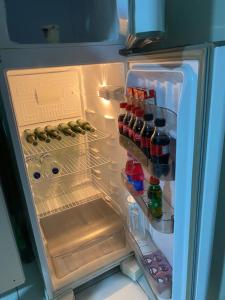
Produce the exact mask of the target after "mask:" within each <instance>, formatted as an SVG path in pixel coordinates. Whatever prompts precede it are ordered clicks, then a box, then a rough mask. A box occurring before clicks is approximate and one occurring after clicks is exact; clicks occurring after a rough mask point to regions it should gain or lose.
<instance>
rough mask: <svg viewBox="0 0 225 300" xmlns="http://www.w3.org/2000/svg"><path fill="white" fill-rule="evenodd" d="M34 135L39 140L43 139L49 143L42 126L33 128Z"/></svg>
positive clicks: (49, 140)
mask: <svg viewBox="0 0 225 300" xmlns="http://www.w3.org/2000/svg"><path fill="white" fill-rule="evenodd" d="M34 133H35V135H36V136H37V137H38V139H39V140H40V141H45V142H46V143H50V142H51V139H50V138H49V137H48V135H47V133H46V131H45V130H44V128H41V127H37V128H35V129H34Z"/></svg>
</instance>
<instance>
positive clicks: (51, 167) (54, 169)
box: [41, 153, 62, 177]
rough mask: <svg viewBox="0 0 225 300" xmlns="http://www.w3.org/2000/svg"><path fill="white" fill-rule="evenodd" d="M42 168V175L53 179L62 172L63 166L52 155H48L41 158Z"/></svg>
mask: <svg viewBox="0 0 225 300" xmlns="http://www.w3.org/2000/svg"><path fill="white" fill-rule="evenodd" d="M41 168H42V173H43V174H44V175H45V176H46V177H53V176H56V175H59V173H60V172H61V169H62V168H61V165H60V164H59V162H58V161H57V160H56V159H55V158H54V157H53V156H52V155H50V154H48V153H46V154H43V155H42V156H41Z"/></svg>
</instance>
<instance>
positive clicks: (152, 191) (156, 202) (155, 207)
mask: <svg viewBox="0 0 225 300" xmlns="http://www.w3.org/2000/svg"><path fill="white" fill-rule="evenodd" d="M148 199H149V204H148V207H149V211H150V213H151V215H152V216H153V217H154V218H157V219H160V218H161V217H162V189H161V187H160V185H159V179H158V178H156V177H154V176H151V177H150V186H149V189H148Z"/></svg>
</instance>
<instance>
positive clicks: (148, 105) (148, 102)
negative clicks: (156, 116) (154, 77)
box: [144, 89, 156, 114]
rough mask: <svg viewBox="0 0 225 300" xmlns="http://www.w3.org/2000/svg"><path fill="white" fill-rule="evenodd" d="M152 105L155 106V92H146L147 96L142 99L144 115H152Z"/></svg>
mask: <svg viewBox="0 0 225 300" xmlns="http://www.w3.org/2000/svg"><path fill="white" fill-rule="evenodd" d="M152 105H156V92H155V90H153V89H151V90H149V91H148V95H147V97H146V98H145V99H144V110H145V113H146V114H149V113H153V111H152Z"/></svg>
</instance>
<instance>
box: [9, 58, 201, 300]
mask: <svg viewBox="0 0 225 300" xmlns="http://www.w3.org/2000/svg"><path fill="white" fill-rule="evenodd" d="M197 69H198V65H197V62H196V61H184V62H183V63H182V65H180V64H179V65H177V64H176V63H166V62H165V63H164V64H161V65H157V64H154V63H150V62H149V61H148V60H146V61H144V60H143V61H142V62H140V61H138V60H137V61H136V62H135V61H134V62H130V63H128V64H124V63H111V64H98V65H82V66H67V67H57V68H36V69H23V70H9V71H7V79H8V83H9V89H10V94H11V99H12V105H13V109H14V112H15V117H16V122H17V126H18V133H19V135H20V139H21V145H22V148H23V154H24V165H25V166H27V165H28V163H26V161H28V160H29V158H31V157H36V158H37V159H38V160H40V159H41V155H42V154H43V153H51V155H52V156H54V158H55V159H56V160H57V161H58V162H59V164H60V166H61V171H60V173H59V174H58V175H57V176H55V177H54V176H53V177H49V176H47V175H45V174H44V172H43V176H42V177H41V179H40V181H39V182H38V183H35V182H34V181H32V180H31V179H29V182H30V187H31V191H32V197H33V203H34V207H35V210H36V216H37V220H38V223H39V226H40V227H39V229H40V232H41V234H42V238H43V245H44V248H43V249H44V252H45V253H46V257H47V261H48V268H49V270H50V271H49V274H50V277H51V282H52V286H53V290H54V291H57V290H60V289H61V290H62V289H65V288H66V287H69V286H70V287H73V288H74V287H75V286H76V285H77V284H78V283H79V282H80V280H81V279H83V278H88V276H90V274H95V273H97V272H98V271H99V270H101V269H103V268H104V267H106V266H107V265H110V264H113V263H114V262H115V261H117V260H118V261H119V260H120V259H121V260H122V259H123V258H124V257H126V256H128V255H129V254H130V252H131V250H135V253H136V254H137V257H139V258H140V259H139V262H140V263H141V264H143V260H142V258H141V256H142V255H143V252H142V249H141V245H140V244H141V243H138V242H141V241H142V242H143V240H145V241H147V244H148V241H149V244H150V245H151V244H152V245H153V247H157V248H158V249H159V250H161V252H162V253H163V254H164V256H165V257H166V259H167V260H168V262H169V264H170V265H171V267H172V268H173V243H174V233H173V228H172V227H173V220H172V217H173V215H174V212H173V208H174V206H175V190H176V188H177V186H176V184H177V181H175V178H173V177H172V178H170V179H169V180H167V179H166V180H165V178H164V179H163V180H161V181H160V185H161V187H162V190H163V195H164V205H165V206H164V207H166V208H167V209H168V211H169V213H168V214H165V216H166V218H165V219H162V220H161V221H159V222H160V226H159V227H157V226H158V225H157V226H156V225H154V223H153V222H150V221H151V220H150V221H149V218H148V216H147V215H146V213H145V212H144V209H143V207H141V205H140V203H139V206H138V218H139V219H138V222H139V225H138V226H139V228H138V230H139V232H138V233H137V232H136V233H134V232H133V233H132V232H130V233H128V231H127V230H124V225H123V222H124V223H128V224H129V222H130V215H129V207H128V206H129V205H128V201H127V199H128V196H129V194H130V193H129V191H128V190H127V189H126V188H125V187H124V185H123V184H122V181H121V171H122V169H123V168H124V167H125V163H126V159H127V150H129V149H124V148H123V147H121V142H120V140H119V136H118V130H117V116H118V112H119V98H120V97H122V98H123V95H121V93H119V97H118V95H117V96H116V97H115V98H117V99H113V96H112V97H109V98H110V99H104V98H102V97H100V96H99V95H101V96H102V94H101V93H100V91H101V90H102V89H103V90H107V91H111V90H113V91H114V90H116V89H117V90H119V91H121V90H120V88H121V87H122V88H124V91H125V90H126V87H127V86H135V87H145V88H153V89H155V90H156V95H157V105H159V106H161V107H164V108H166V109H168V110H169V111H172V112H173V114H174V115H175V116H176V117H177V120H176V118H173V117H170V115H169V114H168V120H167V121H168V126H167V129H168V132H169V134H170V135H171V137H172V138H173V139H174V140H176V139H177V128H176V126H177V124H180V121H179V108H180V103H181V101H184V99H185V101H187V100H186V98H188V97H189V96H190V94H189V91H188V89H187V83H189V81H190V80H191V79H192V76H193V74H194V73H195V75H196V73H197ZM127 71H128V72H127ZM195 79H196V78H195ZM195 83H196V82H195ZM120 100H121V99H120ZM78 118H82V119H86V120H88V121H89V122H90V123H91V124H92V125H93V126H94V127H95V128H96V131H95V132H94V133H87V134H86V135H85V136H81V135H77V136H76V137H75V138H72V137H65V136H62V140H61V141H57V140H52V141H51V142H50V143H49V144H47V143H45V142H39V144H38V146H36V147H35V146H33V145H31V144H28V143H27V142H26V141H25V139H24V137H23V131H24V129H26V128H31V129H33V128H36V127H39V126H41V127H44V126H46V125H49V124H51V125H57V124H58V123H60V122H65V123H66V122H68V121H70V120H74V119H78ZM176 143H177V145H178V143H179V140H177V141H176ZM125 148H126V147H125ZM175 152H176V151H175ZM27 175H28V177H29V174H28V173H27ZM145 175H146V178H147V179H148V177H149V174H148V173H147V172H146V170H145ZM136 200H137V201H138V199H136ZM140 202H142V203H143V199H141V200H140ZM145 209H146V207H145ZM75 216H76V217H75ZM168 216H169V219H167V218H168ZM174 219H175V222H176V214H175V217H174ZM157 224H158V223H157ZM168 224H169V225H168ZM168 228H170V229H169V230H168ZM35 234H39V233H38V232H36V233H35ZM175 238H176V237H175ZM152 241H153V243H152ZM41 248H42V247H40V249H41ZM40 249H39V251H41V250H40ZM140 250H141V251H140ZM104 251H105V252H104ZM102 253H104V256H102ZM78 257H79V259H81V258H82V257H83V261H82V262H81V264H80V265H79V262H78V260H79V259H78V260H77V258H78ZM42 271H43V272H46V270H43V267H42ZM144 271H145V272H146V276H147V277H148V279H149V278H150V276H149V274H147V273H148V272H147V268H145V267H144ZM148 281H149V282H150V285H151V282H152V279H151V278H150V280H148ZM152 288H153V290H154V292H155V293H156V294H157V287H156V288H154V287H152ZM161 296H162V298H163V297H164V298H170V297H171V289H170V290H169V291H166V292H165V294H163V293H162V294H161ZM161 296H160V293H158V294H157V297H158V299H161V298H160V297H161Z"/></svg>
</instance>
